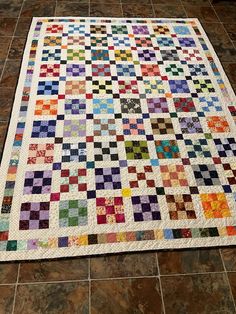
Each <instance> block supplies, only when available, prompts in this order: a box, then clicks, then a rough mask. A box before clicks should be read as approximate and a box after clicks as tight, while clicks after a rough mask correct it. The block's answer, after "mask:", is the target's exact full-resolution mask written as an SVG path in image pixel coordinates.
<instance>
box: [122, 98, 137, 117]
mask: <svg viewBox="0 0 236 314" xmlns="http://www.w3.org/2000/svg"><path fill="white" fill-rule="evenodd" d="M120 105H121V112H122V113H142V110H141V103H140V100H139V99H136V98H122V99H121V100H120Z"/></svg>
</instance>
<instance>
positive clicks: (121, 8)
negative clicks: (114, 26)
mask: <svg viewBox="0 0 236 314" xmlns="http://www.w3.org/2000/svg"><path fill="white" fill-rule="evenodd" d="M121 1H122V0H120V10H121V17H124V11H123V6H122V2H121Z"/></svg>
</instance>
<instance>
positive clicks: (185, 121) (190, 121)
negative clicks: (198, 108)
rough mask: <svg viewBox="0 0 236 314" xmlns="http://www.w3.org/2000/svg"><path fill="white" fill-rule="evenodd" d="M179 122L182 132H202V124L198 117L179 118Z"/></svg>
mask: <svg viewBox="0 0 236 314" xmlns="http://www.w3.org/2000/svg"><path fill="white" fill-rule="evenodd" d="M179 124H180V127H181V131H182V133H183V134H185V133H190V134H192V133H202V132H203V130H202V126H201V123H200V120H199V118H198V117H183V118H179Z"/></svg>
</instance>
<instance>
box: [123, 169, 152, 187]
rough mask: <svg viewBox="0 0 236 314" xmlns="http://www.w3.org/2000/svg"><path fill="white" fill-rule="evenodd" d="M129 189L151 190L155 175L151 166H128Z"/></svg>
mask: <svg viewBox="0 0 236 314" xmlns="http://www.w3.org/2000/svg"><path fill="white" fill-rule="evenodd" d="M128 174H129V176H128V177H129V186H130V188H153V187H155V174H154V172H153V169H152V166H141V165H140V166H129V167H128Z"/></svg>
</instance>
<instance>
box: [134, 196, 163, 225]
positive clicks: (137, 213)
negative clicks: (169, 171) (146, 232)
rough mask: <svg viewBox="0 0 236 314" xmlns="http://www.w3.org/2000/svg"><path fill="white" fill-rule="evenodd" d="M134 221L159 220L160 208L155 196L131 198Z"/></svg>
mask: <svg viewBox="0 0 236 314" xmlns="http://www.w3.org/2000/svg"><path fill="white" fill-rule="evenodd" d="M131 201H132V205H133V211H134V221H153V220H161V213H160V208H159V204H158V200H157V196H156V195H140V196H132V197H131Z"/></svg>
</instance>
